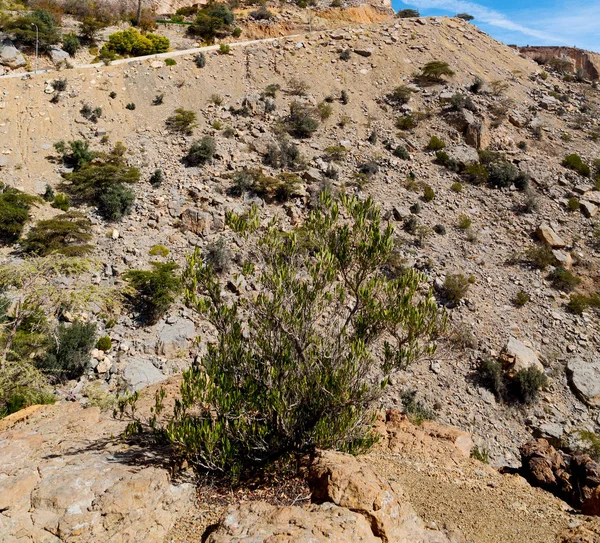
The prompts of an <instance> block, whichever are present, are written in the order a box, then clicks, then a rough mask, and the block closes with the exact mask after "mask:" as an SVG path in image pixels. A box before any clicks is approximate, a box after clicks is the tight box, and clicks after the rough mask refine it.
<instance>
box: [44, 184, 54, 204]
mask: <svg viewBox="0 0 600 543" xmlns="http://www.w3.org/2000/svg"><path fill="white" fill-rule="evenodd" d="M42 198H43V200H44V202H52V200H54V189H53V188H52V187H51V186H50V185H46V190H45V191H44V194H42Z"/></svg>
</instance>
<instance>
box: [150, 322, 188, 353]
mask: <svg viewBox="0 0 600 543" xmlns="http://www.w3.org/2000/svg"><path fill="white" fill-rule="evenodd" d="M195 337H196V326H195V325H194V323H193V322H192V321H191V320H189V319H179V320H177V321H175V322H174V323H172V324H167V323H165V324H163V325H162V326H161V327H160V329H159V331H158V342H157V344H156V353H157V354H160V355H163V356H166V357H167V358H176V357H177V356H179V354H180V353H181V352H183V351H186V350H187V349H188V348H189V346H190V343H191V341H192V340H193V339H194V338H195Z"/></svg>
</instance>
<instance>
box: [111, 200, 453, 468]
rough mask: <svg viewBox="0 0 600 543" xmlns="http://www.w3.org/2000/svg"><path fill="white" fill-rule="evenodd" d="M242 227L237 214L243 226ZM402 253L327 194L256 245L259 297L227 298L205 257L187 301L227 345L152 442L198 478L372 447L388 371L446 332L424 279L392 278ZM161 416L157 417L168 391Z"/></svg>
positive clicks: (207, 359)
mask: <svg viewBox="0 0 600 543" xmlns="http://www.w3.org/2000/svg"><path fill="white" fill-rule="evenodd" d="M242 220H243V219H242V218H240V217H237V219H235V220H234V218H233V217H231V216H230V217H229V223H230V224H232V225H233V224H236V225H237V226H238V227H239V226H240V221H242ZM245 231H246V233H248V230H245ZM247 242H250V240H249V239H248V240H247ZM393 247H394V241H393V228H392V226H391V225H387V226H384V225H382V220H381V214H380V210H379V209H378V208H377V207H376V206H375V204H374V203H373V200H372V199H370V198H369V199H367V200H364V201H360V200H359V199H358V198H355V197H348V196H341V198H340V199H339V200H335V199H334V198H333V197H332V196H331V195H330V194H329V193H328V192H323V193H322V194H321V196H320V199H319V202H318V205H317V206H316V208H315V209H314V210H313V211H312V212H311V213H310V215H309V217H308V219H307V220H306V221H305V223H304V224H303V225H302V226H297V227H295V228H293V229H292V230H291V231H287V232H285V231H282V230H280V229H279V228H278V227H276V226H274V225H273V224H271V225H270V226H269V227H268V229H267V231H265V232H260V239H258V240H256V242H255V244H253V247H252V251H253V252H255V254H257V255H258V258H259V261H260V266H257V267H256V268H255V267H254V266H253V265H251V264H250V263H246V264H245V265H244V270H245V273H246V274H247V275H248V280H249V281H250V282H251V283H252V284H255V285H256V292H259V294H258V295H257V296H255V295H249V296H247V297H244V298H243V300H233V301H232V300H231V299H230V298H229V297H227V298H225V297H223V292H224V291H223V287H222V283H221V279H220V278H219V277H218V276H217V275H216V274H215V272H214V270H213V269H212V267H211V266H210V265H207V264H205V263H204V262H203V259H202V256H201V253H200V252H199V251H196V252H195V253H194V254H193V255H191V256H190V257H189V260H188V267H187V270H186V272H185V275H184V279H185V288H186V299H187V302H188V304H189V305H190V307H191V308H193V309H194V310H196V311H197V312H198V313H199V314H200V315H202V317H203V318H205V319H207V320H208V321H209V322H210V323H211V324H212V325H213V326H214V327H215V329H216V331H217V338H216V340H215V342H214V343H212V344H211V345H209V347H208V352H207V354H206V355H205V356H204V357H202V358H201V359H198V361H197V362H195V363H194V364H193V365H192V367H191V368H190V369H189V370H187V371H186V372H184V374H183V383H182V386H181V397H180V398H179V399H178V401H177V404H176V407H175V411H174V413H173V416H172V418H171V419H170V420H167V421H166V422H165V423H164V424H163V423H159V422H158V420H151V421H150V424H151V427H152V428H153V429H154V430H155V432H156V434H155V436H158V437H160V438H162V439H164V440H166V441H167V442H168V443H170V444H171V445H172V447H173V448H174V449H175V452H176V453H177V454H180V455H181V456H183V457H185V458H188V459H189V460H191V461H192V462H193V463H195V464H196V465H197V466H199V467H202V468H206V469H209V470H217V471H225V472H230V473H237V472H239V470H242V469H245V468H250V467H255V466H259V465H261V464H263V463H265V462H269V461H273V460H276V459H278V458H281V457H283V456H286V455H288V454H290V453H297V454H304V453H306V452H309V451H312V450H314V449H315V448H316V447H319V448H334V449H339V450H346V451H358V450H360V449H362V448H364V447H366V446H368V445H369V444H370V443H372V441H373V435H372V434H371V423H372V422H373V418H374V414H375V410H376V406H377V399H378V398H379V397H380V396H381V394H382V390H383V389H384V388H385V386H386V385H387V383H388V377H389V374H390V372H391V371H393V370H394V369H397V368H404V367H406V366H407V365H408V364H410V363H411V362H412V361H413V360H415V359H416V358H418V357H419V356H420V355H422V354H424V353H432V352H433V351H434V349H435V345H434V339H435V337H436V334H437V332H438V331H439V330H440V328H441V327H442V323H443V319H442V318H441V316H440V312H439V310H438V307H437V305H436V302H435V301H434V298H433V295H432V292H431V290H428V289H427V288H423V287H424V281H425V276H424V275H423V274H421V273H420V272H418V271H416V270H414V269H408V270H406V271H405V272H404V273H403V274H400V276H399V277H398V278H396V279H390V278H388V276H387V275H386V271H385V265H386V263H387V261H388V260H389V258H390V256H391V254H392V250H393ZM259 270H260V271H259ZM222 280H223V281H227V278H223V279H222ZM131 403H133V402H131ZM121 407H122V410H123V412H125V410H126V408H127V402H123V403H122V405H121ZM156 407H157V413H159V414H160V413H161V411H162V395H161V394H158V396H157V406H156ZM162 415H164V413H162V414H161V420H164V419H163V418H162ZM141 425H142V422H141V421H139V420H136V421H134V422H133V424H132V425H131V426H130V430H132V431H134V430H136V429H137V430H139V429H140V428H141V427H142V426H141Z"/></svg>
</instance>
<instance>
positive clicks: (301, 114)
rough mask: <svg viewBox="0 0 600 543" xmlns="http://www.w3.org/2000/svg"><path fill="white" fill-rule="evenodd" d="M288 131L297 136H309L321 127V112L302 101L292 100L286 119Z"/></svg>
mask: <svg viewBox="0 0 600 543" xmlns="http://www.w3.org/2000/svg"><path fill="white" fill-rule="evenodd" d="M285 125H286V129H287V131H288V133H289V134H290V135H291V136H294V137H295V138H309V137H310V136H312V134H313V133H314V132H315V131H316V130H317V128H319V112H318V110H315V109H314V108H312V107H310V106H307V105H305V104H302V103H300V102H296V101H294V102H292V103H291V105H290V114H289V115H288V116H287V117H286V119H285Z"/></svg>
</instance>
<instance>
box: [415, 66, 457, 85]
mask: <svg viewBox="0 0 600 543" xmlns="http://www.w3.org/2000/svg"><path fill="white" fill-rule="evenodd" d="M453 75H454V71H453V70H452V69H451V68H450V66H449V65H448V63H447V62H443V61H439V60H433V61H431V62H428V63H427V64H425V66H423V68H422V70H421V77H422V78H423V79H426V80H428V81H431V82H436V83H437V82H440V81H442V78H443V77H444V76H449V77H452V76H453Z"/></svg>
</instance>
